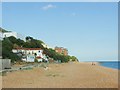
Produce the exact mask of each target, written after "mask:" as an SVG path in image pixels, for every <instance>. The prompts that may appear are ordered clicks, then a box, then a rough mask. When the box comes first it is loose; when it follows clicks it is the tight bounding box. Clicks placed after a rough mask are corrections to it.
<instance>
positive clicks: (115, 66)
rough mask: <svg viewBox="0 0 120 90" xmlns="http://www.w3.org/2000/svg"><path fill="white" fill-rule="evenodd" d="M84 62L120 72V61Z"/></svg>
mask: <svg viewBox="0 0 120 90" xmlns="http://www.w3.org/2000/svg"><path fill="white" fill-rule="evenodd" d="M84 62H98V63H99V64H100V65H101V66H104V67H108V68H113V69H118V70H120V61H106V60H105V61H104V60H103V61H92V60H91V61H84Z"/></svg>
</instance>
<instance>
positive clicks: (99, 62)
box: [80, 61, 120, 70]
mask: <svg viewBox="0 0 120 90" xmlns="http://www.w3.org/2000/svg"><path fill="white" fill-rule="evenodd" d="M106 62H109V61H98V62H80V63H86V64H92V63H95V65H99V66H102V67H105V68H110V69H114V70H120V69H119V68H115V67H108V66H103V65H102V64H101V63H106ZM110 62H117V61H110Z"/></svg>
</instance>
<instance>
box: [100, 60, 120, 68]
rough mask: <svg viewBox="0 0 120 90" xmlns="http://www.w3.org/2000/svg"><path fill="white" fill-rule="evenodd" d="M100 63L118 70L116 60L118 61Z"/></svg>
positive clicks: (118, 66) (119, 65)
mask: <svg viewBox="0 0 120 90" xmlns="http://www.w3.org/2000/svg"><path fill="white" fill-rule="evenodd" d="M100 65H101V66H104V67H108V68H114V69H119V70H120V62H118V61H109V62H100Z"/></svg>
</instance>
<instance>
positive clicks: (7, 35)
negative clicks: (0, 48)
mask: <svg viewBox="0 0 120 90" xmlns="http://www.w3.org/2000/svg"><path fill="white" fill-rule="evenodd" d="M1 35H2V38H5V37H10V36H14V37H15V38H17V39H21V40H24V41H25V37H24V36H23V35H21V34H19V33H17V32H4V33H2V32H1ZM1 35H0V36H1Z"/></svg>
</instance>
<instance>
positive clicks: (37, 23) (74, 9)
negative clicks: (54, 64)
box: [1, 2, 118, 61]
mask: <svg viewBox="0 0 120 90" xmlns="http://www.w3.org/2000/svg"><path fill="white" fill-rule="evenodd" d="M1 26H2V28H4V29H6V30H10V31H15V32H18V33H20V34H23V35H24V36H32V37H34V38H36V39H39V40H42V41H44V42H45V43H46V44H47V45H48V46H50V47H55V46H59V47H65V48H67V49H68V51H69V54H70V55H73V56H76V57H77V58H78V59H79V60H80V61H84V60H117V59H118V3H117V2H102V3H100V2H84V3H83V2H16V3H15V2H4V3H2V25H1Z"/></svg>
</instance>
